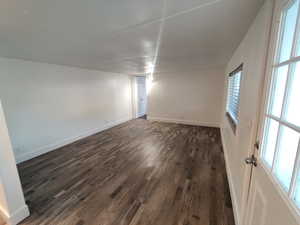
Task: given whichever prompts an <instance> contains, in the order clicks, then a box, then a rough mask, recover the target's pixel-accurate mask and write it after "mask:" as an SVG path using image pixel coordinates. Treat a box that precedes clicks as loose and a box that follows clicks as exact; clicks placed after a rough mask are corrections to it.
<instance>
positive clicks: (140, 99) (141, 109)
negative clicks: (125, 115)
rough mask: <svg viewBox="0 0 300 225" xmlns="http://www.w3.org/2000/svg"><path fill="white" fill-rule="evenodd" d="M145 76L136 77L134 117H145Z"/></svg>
mask: <svg viewBox="0 0 300 225" xmlns="http://www.w3.org/2000/svg"><path fill="white" fill-rule="evenodd" d="M146 82H147V78H146V77H144V76H137V77H136V102H137V104H136V117H137V118H143V119H147V85H146Z"/></svg>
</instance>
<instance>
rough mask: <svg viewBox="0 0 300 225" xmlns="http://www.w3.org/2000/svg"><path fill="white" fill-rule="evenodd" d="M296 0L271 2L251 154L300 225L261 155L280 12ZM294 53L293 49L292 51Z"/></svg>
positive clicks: (298, 212) (296, 211) (247, 215)
mask: <svg viewBox="0 0 300 225" xmlns="http://www.w3.org/2000/svg"><path fill="white" fill-rule="evenodd" d="M292 1H294V0H283V2H282V4H276V0H270V2H271V3H272V4H273V7H272V8H273V9H272V16H271V26H270V31H269V38H268V47H267V54H266V59H265V68H264V71H265V72H264V75H263V79H262V85H261V88H260V96H262V98H261V99H260V101H259V110H258V112H257V116H256V119H255V130H254V135H253V136H254V137H255V138H254V142H253V143H252V149H251V151H250V154H249V155H251V154H254V155H255V157H256V158H257V162H258V163H259V165H261V167H262V168H263V170H264V172H265V173H266V174H267V177H268V178H269V179H270V181H271V183H272V184H273V186H274V188H275V191H276V192H277V193H278V194H279V196H280V197H281V198H282V200H283V201H284V203H285V204H286V206H287V207H288V208H289V210H290V212H291V213H292V214H293V215H294V217H295V219H296V220H297V221H298V222H299V224H300V209H298V208H297V206H296V205H295V204H294V203H292V202H291V199H289V197H288V195H287V194H286V192H285V191H284V190H283V188H282V187H281V185H280V184H279V183H278V181H277V180H276V178H275V177H274V175H272V173H271V172H270V170H269V169H268V168H267V167H266V165H265V163H264V162H263V161H262V159H261V157H260V154H261V145H262V138H263V132H264V124H265V111H266V109H267V107H268V101H269V97H270V96H269V93H270V89H271V88H272V87H271V82H272V74H273V64H274V59H275V57H277V51H278V46H279V42H280V41H279V38H280V37H281V34H280V33H279V30H280V27H281V22H282V18H281V16H282V14H281V13H278V11H279V10H280V11H281V10H282V9H283V8H284V7H286V6H287V5H288V4H290V3H291V2H292ZM277 14H278V15H277ZM296 26H300V24H297V25H296ZM292 51H293V49H292ZM256 142H258V143H259V148H258V149H257V148H255V147H254V145H255V143H256ZM254 170H255V167H253V166H252V170H251V174H250V176H249V178H250V179H249V189H248V191H247V193H248V195H247V201H246V202H245V207H244V209H245V213H243V215H242V216H243V217H242V218H243V219H242V224H247V221H248V220H249V219H250V216H251V215H250V212H251V207H252V205H251V204H250V203H251V197H253V196H251V188H252V186H253V185H252V183H253V180H252V179H251V178H252V176H253V173H254Z"/></svg>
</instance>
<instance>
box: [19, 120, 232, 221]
mask: <svg viewBox="0 0 300 225" xmlns="http://www.w3.org/2000/svg"><path fill="white" fill-rule="evenodd" d="M18 169H19V172H20V177H21V181H22V185H23V188H24V193H25V198H26V200H27V203H28V205H29V207H30V210H31V216H30V217H29V218H27V219H26V220H25V221H23V222H22V223H21V224H23V225H37V224H38V225H46V224H49V225H53V224H55V225H99V224H100V225H150V224H151V225H234V221H233V213H232V206H231V200H230V194H229V190H228V183H227V177H226V172H225V171H226V170H225V164H224V155H223V151H222V145H221V139H220V131H219V129H216V128H208V127H198V126H188V125H179V124H171V123H160V122H150V121H147V120H144V119H136V120H132V121H129V122H127V123H124V124H121V125H119V126H116V127H114V128H112V129H109V130H106V131H104V132H101V133H98V134H95V135H93V136H90V137H87V138H85V139H82V140H79V141H77V142H75V143H73V144H70V145H68V146H65V147H62V148H60V149H57V150H55V151H53V152H50V153H47V154H45V155H43V156H40V157H37V158H35V159H32V160H30V161H27V162H24V163H22V164H20V165H19V166H18Z"/></svg>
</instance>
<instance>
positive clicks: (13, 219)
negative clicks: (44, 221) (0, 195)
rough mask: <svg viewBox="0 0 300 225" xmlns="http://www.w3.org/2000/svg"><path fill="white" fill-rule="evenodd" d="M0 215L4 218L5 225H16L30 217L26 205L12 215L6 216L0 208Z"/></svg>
mask: <svg viewBox="0 0 300 225" xmlns="http://www.w3.org/2000/svg"><path fill="white" fill-rule="evenodd" d="M0 215H1V216H2V217H3V218H4V220H5V222H6V224H7V225H17V224H18V223H20V222H21V221H22V220H24V219H25V218H26V217H28V216H29V215H30V213H29V209H28V206H27V205H23V206H22V207H21V208H19V209H18V210H16V211H15V212H13V213H12V215H7V213H6V212H4V210H3V209H1V208H0Z"/></svg>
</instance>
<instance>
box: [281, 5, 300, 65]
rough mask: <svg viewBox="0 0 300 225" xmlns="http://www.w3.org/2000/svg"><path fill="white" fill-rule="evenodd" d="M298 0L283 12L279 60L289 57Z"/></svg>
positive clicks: (282, 60)
mask: <svg viewBox="0 0 300 225" xmlns="http://www.w3.org/2000/svg"><path fill="white" fill-rule="evenodd" d="M298 7H299V0H297V1H294V2H293V3H292V4H291V5H290V7H289V8H288V9H287V11H286V12H285V14H284V15H283V16H284V21H283V23H282V25H283V28H282V29H283V31H282V37H281V38H282V39H281V40H282V41H281V47H280V53H279V62H284V61H286V60H288V59H290V57H291V52H292V47H293V39H294V33H295V29H296V23H297V15H298Z"/></svg>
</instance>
